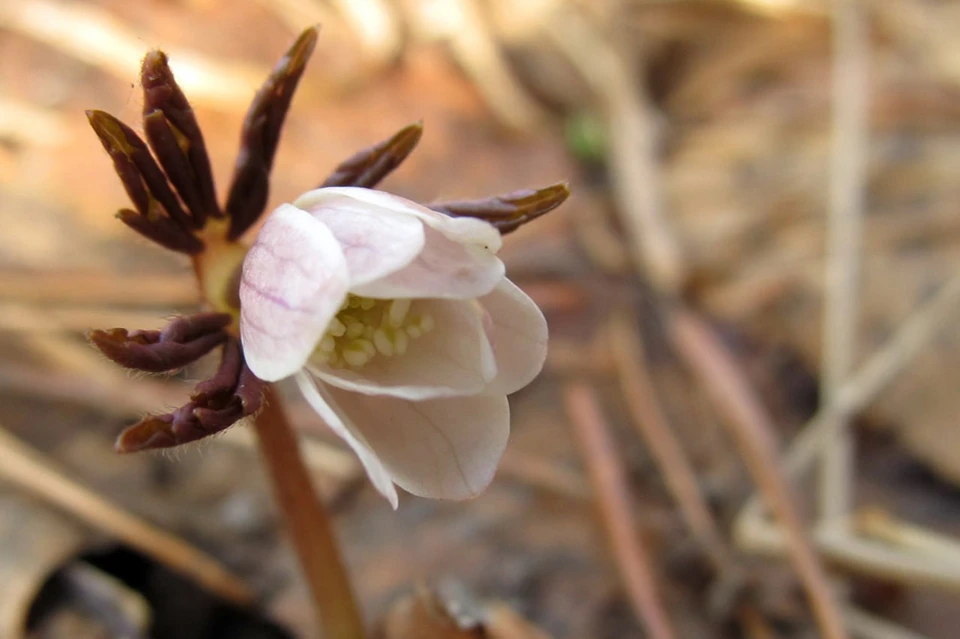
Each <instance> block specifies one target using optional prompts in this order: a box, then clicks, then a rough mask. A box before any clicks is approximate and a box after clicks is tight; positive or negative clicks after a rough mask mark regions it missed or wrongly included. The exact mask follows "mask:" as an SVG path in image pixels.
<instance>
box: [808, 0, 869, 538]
mask: <svg viewBox="0 0 960 639" xmlns="http://www.w3.org/2000/svg"><path fill="white" fill-rule="evenodd" d="M857 1H858V0H838V1H837V2H834V3H833V6H834V11H833V30H834V47H835V50H834V69H833V92H834V98H833V100H834V102H833V151H832V153H831V172H830V175H831V180H832V182H831V187H830V210H829V216H828V229H827V242H828V248H827V281H826V296H825V299H824V323H823V324H824V329H823V356H822V357H823V368H822V371H823V374H822V379H821V396H822V398H823V402H824V403H825V404H831V403H833V402H834V401H835V400H836V396H837V393H839V392H840V389H841V387H842V386H843V383H844V382H845V381H846V380H847V378H848V377H849V375H850V373H851V372H852V370H853V366H854V358H855V356H856V346H857V318H858V316H859V314H858V313H857V300H858V291H859V288H860V244H861V237H862V234H863V221H862V217H863V179H864V164H865V155H866V150H865V148H866V144H867V130H866V128H867V119H868V118H867V114H866V108H867V97H866V94H867V87H866V84H867V77H866V76H867V70H866V62H867V61H866V58H867V52H866V43H865V39H866V35H865V33H864V30H865V29H864V26H863V19H862V17H861V16H860V10H859V7H858V6H857ZM848 418H849V415H847V414H845V413H837V414H835V415H833V416H832V417H831V419H830V420H829V421H828V422H827V424H826V426H825V431H824V434H823V437H822V438H821V440H820V441H821V443H820V455H821V474H820V500H819V503H820V513H819V515H820V519H821V520H825V519H836V518H838V517H843V516H844V515H846V514H848V513H849V512H850V508H851V503H852V490H853V472H854V471H853V466H854V450H853V439H852V437H851V436H850V433H849V429H848V422H849V419H848Z"/></svg>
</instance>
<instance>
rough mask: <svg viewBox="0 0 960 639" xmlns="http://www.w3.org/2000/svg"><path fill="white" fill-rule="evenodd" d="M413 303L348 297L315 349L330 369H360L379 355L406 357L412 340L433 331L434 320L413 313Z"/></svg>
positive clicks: (428, 316)
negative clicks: (405, 354)
mask: <svg viewBox="0 0 960 639" xmlns="http://www.w3.org/2000/svg"><path fill="white" fill-rule="evenodd" d="M414 304H415V302H414V300H408V299H402V300H376V299H371V298H369V297H360V296H358V295H347V299H346V300H344V302H343V304H342V305H341V306H340V310H339V311H337V314H336V316H335V317H334V318H333V319H332V320H331V321H330V325H329V326H328V327H327V332H326V333H324V335H323V337H322V338H320V342H319V343H318V344H317V347H316V349H314V352H313V356H314V359H316V360H319V361H320V362H322V363H324V364H326V365H327V366H330V367H331V368H360V367H362V366H363V365H364V364H366V363H367V362H369V361H370V360H372V359H373V358H374V357H377V356H378V355H380V356H384V357H392V356H394V355H403V354H404V353H406V352H407V347H408V346H409V345H410V342H411V340H416V339H417V338H419V337H422V336H423V335H424V334H425V333H428V332H430V330H432V329H433V317H431V316H430V315H428V314H425V313H415V312H412V311H413V310H414V309H413V306H414Z"/></svg>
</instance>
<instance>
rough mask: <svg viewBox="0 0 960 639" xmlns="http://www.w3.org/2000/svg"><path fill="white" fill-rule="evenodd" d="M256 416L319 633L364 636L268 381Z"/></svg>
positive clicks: (322, 514)
mask: <svg viewBox="0 0 960 639" xmlns="http://www.w3.org/2000/svg"><path fill="white" fill-rule="evenodd" d="M264 400H265V401H264V404H265V405H264V408H263V411H262V412H261V413H260V415H258V416H257V419H256V422H255V423H256V429H257V437H258V439H259V441H260V451H261V453H262V454H263V459H264V461H265V462H266V465H267V470H268V471H269V473H270V479H271V481H272V483H273V491H274V494H275V495H276V498H277V502H278V503H279V504H280V509H281V511H282V512H283V517H284V519H285V520H286V525H287V530H288V533H289V534H290V537H291V539H292V540H293V545H294V548H296V551H297V556H298V558H299V559H300V566H301V568H302V569H303V572H304V575H305V576H306V578H307V583H308V584H309V586H310V592H311V594H312V595H313V603H314V607H315V608H316V613H317V618H318V621H319V624H320V629H321V631H322V632H321V634H322V636H323V637H325V638H327V639H364V637H365V635H364V630H363V621H362V619H361V617H360V610H359V607H358V606H357V602H356V599H355V597H354V594H353V588H352V587H351V585H350V580H349V578H348V577H347V572H346V569H345V567H344V565H343V559H342V558H341V556H340V549H339V547H338V546H337V541H336V539H335V538H334V534H333V527H332V525H331V521H330V516H329V514H328V513H327V511H326V508H325V507H324V505H323V502H322V501H321V500H320V498H319V497H318V496H317V494H316V493H315V492H314V490H313V485H312V484H311V482H310V476H309V474H308V473H307V468H306V466H305V465H304V463H303V458H302V457H301V456H300V449H299V446H298V444H297V439H296V435H295V434H294V432H293V428H292V427H291V425H290V422H289V421H288V420H287V417H286V415H285V414H284V412H283V407H282V406H281V405H280V397H279V396H278V395H277V392H276V390H275V389H274V388H273V386H272V385H268V386H267V390H266V394H265V396H264Z"/></svg>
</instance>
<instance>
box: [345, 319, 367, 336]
mask: <svg viewBox="0 0 960 639" xmlns="http://www.w3.org/2000/svg"><path fill="white" fill-rule="evenodd" d="M344 320H345V323H346V325H347V333H346V335H347V337H348V338H350V339H356V338H358V337H361V336H362V335H363V332H364V330H366V328H367V327H366V326H364V324H363V322H361V321H360V320H358V319H356V318H353V317H346V318H344Z"/></svg>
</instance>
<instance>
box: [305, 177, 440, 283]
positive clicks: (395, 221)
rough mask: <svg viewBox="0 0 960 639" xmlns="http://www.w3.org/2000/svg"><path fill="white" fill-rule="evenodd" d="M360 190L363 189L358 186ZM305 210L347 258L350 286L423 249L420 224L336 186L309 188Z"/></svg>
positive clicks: (399, 265) (397, 266)
mask: <svg viewBox="0 0 960 639" xmlns="http://www.w3.org/2000/svg"><path fill="white" fill-rule="evenodd" d="M360 190H362V189H360ZM310 194H312V197H311V198H309V200H307V199H306V198H305V197H304V196H301V197H300V198H299V199H298V200H297V203H298V205H299V204H300V203H302V202H305V201H309V206H308V207H305V208H304V210H305V211H306V212H307V213H309V214H310V215H312V216H313V217H314V218H316V219H317V220H319V221H321V222H323V224H324V226H326V227H327V228H328V229H330V232H331V233H333V236H334V237H336V238H337V241H338V242H340V246H341V247H342V249H343V254H344V256H345V257H346V258H347V268H348V269H349V271H350V282H351V286H361V285H363V284H367V283H369V282H372V281H375V280H377V279H380V278H381V277H384V276H385V275H389V274H390V273H393V272H394V271H398V270H400V269H401V268H403V267H405V266H407V265H408V264H410V262H412V261H413V259H414V258H415V257H416V256H417V255H418V254H419V253H420V251H421V250H422V249H423V244H424V237H423V223H422V222H421V221H420V220H419V219H417V218H416V217H415V216H412V215H408V214H407V213H405V212H404V213H396V212H394V211H393V210H390V209H385V208H383V207H381V206H377V205H375V204H370V203H368V202H366V201H364V200H362V199H357V198H355V197H351V196H350V195H346V194H343V193H340V192H339V191H338V189H317V190H315V191H311V192H310Z"/></svg>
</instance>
